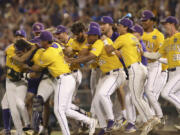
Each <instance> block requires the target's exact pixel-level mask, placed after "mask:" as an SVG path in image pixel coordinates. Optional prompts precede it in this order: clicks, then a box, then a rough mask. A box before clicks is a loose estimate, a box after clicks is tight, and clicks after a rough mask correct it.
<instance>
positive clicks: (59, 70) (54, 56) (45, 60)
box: [40, 43, 71, 77]
mask: <svg viewBox="0 0 180 135" xmlns="http://www.w3.org/2000/svg"><path fill="white" fill-rule="evenodd" d="M40 66H41V67H44V68H45V67H47V68H48V71H49V73H50V74H51V75H52V76H53V77H58V76H60V75H62V74H65V73H70V72H71V70H70V69H69V65H68V64H67V63H66V62H65V60H64V54H63V50H62V48H61V46H60V45H59V44H58V43H53V44H52V46H51V47H49V48H48V49H46V50H45V51H44V52H43V53H42V55H41V58H40Z"/></svg>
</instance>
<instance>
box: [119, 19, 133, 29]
mask: <svg viewBox="0 0 180 135" xmlns="http://www.w3.org/2000/svg"><path fill="white" fill-rule="evenodd" d="M117 24H122V25H123V26H125V27H128V28H131V27H132V26H133V21H131V20H130V19H128V18H124V19H119V20H118V22H117Z"/></svg>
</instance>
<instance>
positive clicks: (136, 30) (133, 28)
mask: <svg viewBox="0 0 180 135" xmlns="http://www.w3.org/2000/svg"><path fill="white" fill-rule="evenodd" d="M131 30H132V31H133V32H138V33H140V34H141V36H142V35H143V32H144V30H143V28H142V27H141V26H140V25H138V24H135V25H134V26H133V27H132V28H131Z"/></svg>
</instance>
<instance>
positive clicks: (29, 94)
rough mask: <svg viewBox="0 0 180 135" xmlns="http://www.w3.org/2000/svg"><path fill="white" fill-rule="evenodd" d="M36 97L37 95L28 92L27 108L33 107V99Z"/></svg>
mask: <svg viewBox="0 0 180 135" xmlns="http://www.w3.org/2000/svg"><path fill="white" fill-rule="evenodd" d="M34 96H35V95H34V94H33V93H30V92H28V94H27V97H26V99H25V104H26V105H27V106H31V105H32V101H33V97H34Z"/></svg>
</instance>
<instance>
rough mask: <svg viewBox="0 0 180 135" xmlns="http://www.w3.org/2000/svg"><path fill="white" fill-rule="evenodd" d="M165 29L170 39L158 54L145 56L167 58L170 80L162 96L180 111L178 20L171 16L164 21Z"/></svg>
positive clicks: (166, 40)
mask: <svg viewBox="0 0 180 135" xmlns="http://www.w3.org/2000/svg"><path fill="white" fill-rule="evenodd" d="M163 24H164V28H165V30H166V33H167V34H168V35H169V38H167V39H165V41H164V43H163V45H162V47H161V48H160V49H159V51H158V52H156V53H153V52H151V53H150V52H145V53H144V56H145V57H147V58H149V59H159V58H160V57H161V56H165V57H166V58H167V63H168V71H169V79H168V81H167V83H166V85H165V87H164V88H163V90H162V92H161V96H162V97H163V98H165V99H166V100H168V101H169V102H170V103H172V104H173V105H175V107H176V108H177V110H178V111H179V110H180V97H179V96H178V95H177V92H178V91H179V84H178V81H179V79H180V78H179V75H178V74H179V62H180V59H179V57H178V56H179V36H180V33H179V32H178V31H177V29H176V25H177V24H178V20H177V19H176V18H175V17H173V16H169V17H167V18H165V19H164V20H163Z"/></svg>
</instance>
